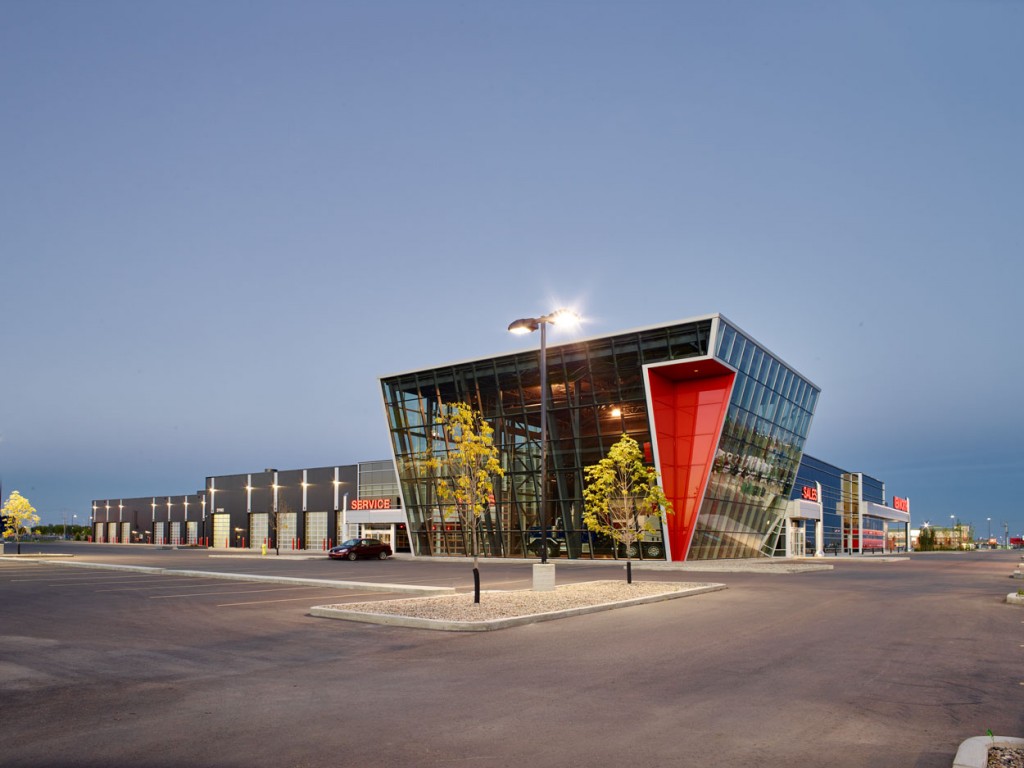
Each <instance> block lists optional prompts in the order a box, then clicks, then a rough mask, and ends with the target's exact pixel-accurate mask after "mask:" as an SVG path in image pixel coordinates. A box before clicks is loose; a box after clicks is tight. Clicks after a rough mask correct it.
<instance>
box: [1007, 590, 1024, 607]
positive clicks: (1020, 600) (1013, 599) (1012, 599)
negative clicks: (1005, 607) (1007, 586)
mask: <svg viewBox="0 0 1024 768" xmlns="http://www.w3.org/2000/svg"><path fill="white" fill-rule="evenodd" d="M1006 602H1008V603H1009V604H1010V605H1024V595H1021V594H1018V593H1017V592H1011V593H1010V594H1008V595H1007V596H1006Z"/></svg>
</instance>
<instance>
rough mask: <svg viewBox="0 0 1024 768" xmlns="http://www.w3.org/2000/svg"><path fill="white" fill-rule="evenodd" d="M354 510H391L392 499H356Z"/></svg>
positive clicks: (353, 503)
mask: <svg viewBox="0 0 1024 768" xmlns="http://www.w3.org/2000/svg"><path fill="white" fill-rule="evenodd" d="M352 509H391V499H356V500H355V501H353V502H352Z"/></svg>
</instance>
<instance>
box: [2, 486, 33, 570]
mask: <svg viewBox="0 0 1024 768" xmlns="http://www.w3.org/2000/svg"><path fill="white" fill-rule="evenodd" d="M0 517H3V521H4V536H5V537H7V536H13V537H14V540H15V541H16V542H17V543H18V554H19V555H20V554H21V534H22V531H23V530H24V529H26V528H27V527H28V526H29V525H30V524H32V523H38V522H39V515H37V514H36V509H35V507H33V506H32V505H31V504H29V502H28V499H26V498H25V497H24V496H22V495H21V494H20V493H18V492H17V491H12V492H11V495H10V496H8V497H7V501H6V502H5V503H4V505H3V507H0Z"/></svg>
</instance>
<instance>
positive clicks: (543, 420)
mask: <svg viewBox="0 0 1024 768" xmlns="http://www.w3.org/2000/svg"><path fill="white" fill-rule="evenodd" d="M579 319H580V318H579V316H578V315H577V314H576V313H575V312H572V311H570V310H568V309H556V310H555V311H554V312H552V313H551V314H549V315H542V316H541V317H523V318H520V319H519V320H515V321H513V322H512V323H510V324H509V326H508V330H509V332H511V333H516V334H526V333H533V332H534V331H536V330H537V329H538V328H540V536H541V538H540V542H541V543H540V546H541V550H540V562H541V565H546V564H547V562H548V507H547V484H548V337H547V326H548V324H556V325H557V324H558V323H563V324H575V323H578V322H579Z"/></svg>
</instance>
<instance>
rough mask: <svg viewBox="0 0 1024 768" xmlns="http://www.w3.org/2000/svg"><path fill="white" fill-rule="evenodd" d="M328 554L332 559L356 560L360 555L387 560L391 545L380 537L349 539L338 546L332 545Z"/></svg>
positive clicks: (389, 555)
mask: <svg viewBox="0 0 1024 768" xmlns="http://www.w3.org/2000/svg"><path fill="white" fill-rule="evenodd" d="M327 556H328V557H329V558H331V560H355V559H356V558H359V557H376V558H379V559H381V560H387V559H388V558H389V557H391V547H390V546H388V545H387V544H385V543H384V542H383V541H381V540H380V539H349V540H348V541H343V542H342V543H341V544H339V545H338V546H336V547H331V548H330V549H329V550H328V552H327Z"/></svg>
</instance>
